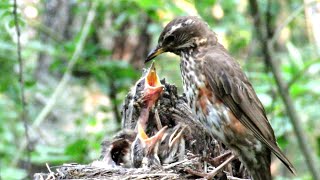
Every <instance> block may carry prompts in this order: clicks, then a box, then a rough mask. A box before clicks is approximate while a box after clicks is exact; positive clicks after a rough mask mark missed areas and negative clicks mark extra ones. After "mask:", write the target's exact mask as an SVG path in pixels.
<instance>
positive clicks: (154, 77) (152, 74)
mask: <svg viewBox="0 0 320 180" xmlns="http://www.w3.org/2000/svg"><path fill="white" fill-rule="evenodd" d="M146 83H147V85H148V86H150V87H153V88H159V89H162V88H163V86H162V84H161V82H160V78H159V77H158V74H157V70H156V67H155V65H154V62H153V63H152V64H151V67H150V68H149V71H148V74H147V76H146Z"/></svg>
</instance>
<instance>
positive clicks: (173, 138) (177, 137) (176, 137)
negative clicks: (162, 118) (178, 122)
mask: <svg viewBox="0 0 320 180" xmlns="http://www.w3.org/2000/svg"><path fill="white" fill-rule="evenodd" d="M185 128H186V127H182V129H180V128H177V129H176V130H175V131H174V132H173V133H172V135H171V136H170V138H169V147H172V146H173V145H174V144H176V143H177V142H178V141H179V140H180V139H181V138H182V136H183V131H184V130H185ZM179 130H180V131H179Z"/></svg>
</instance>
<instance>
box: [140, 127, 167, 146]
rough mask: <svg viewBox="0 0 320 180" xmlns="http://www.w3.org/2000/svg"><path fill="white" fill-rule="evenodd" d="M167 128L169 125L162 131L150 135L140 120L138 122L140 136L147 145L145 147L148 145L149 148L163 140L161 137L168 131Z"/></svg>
mask: <svg viewBox="0 0 320 180" xmlns="http://www.w3.org/2000/svg"><path fill="white" fill-rule="evenodd" d="M167 128H168V127H167V126H165V127H163V128H162V129H160V131H158V132H157V133H156V134H155V135H154V136H152V137H149V136H148V135H147V134H146V133H145V131H144V129H143V127H142V125H141V124H140V122H138V138H139V139H140V140H141V141H142V143H143V144H144V145H145V147H147V148H148V149H152V148H153V147H154V146H155V144H156V143H157V142H159V141H160V140H161V138H162V136H163V135H164V133H165V132H166V130H167Z"/></svg>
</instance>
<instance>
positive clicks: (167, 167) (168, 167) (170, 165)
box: [163, 159, 189, 169]
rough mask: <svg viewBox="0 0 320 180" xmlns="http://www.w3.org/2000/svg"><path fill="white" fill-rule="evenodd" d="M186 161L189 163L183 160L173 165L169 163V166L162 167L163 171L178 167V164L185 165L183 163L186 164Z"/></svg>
mask: <svg viewBox="0 0 320 180" xmlns="http://www.w3.org/2000/svg"><path fill="white" fill-rule="evenodd" d="M187 161H189V159H185V160H183V161H178V162H175V163H171V164H169V165H166V166H163V169H170V168H172V167H174V166H177V165H179V164H182V163H185V162H187Z"/></svg>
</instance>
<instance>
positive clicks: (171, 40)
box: [166, 35, 175, 43]
mask: <svg viewBox="0 0 320 180" xmlns="http://www.w3.org/2000/svg"><path fill="white" fill-rule="evenodd" d="M174 39H175V37H174V36H173V35H170V36H168V37H167V38H166V41H167V42H168V43H170V42H173V41H174Z"/></svg>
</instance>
